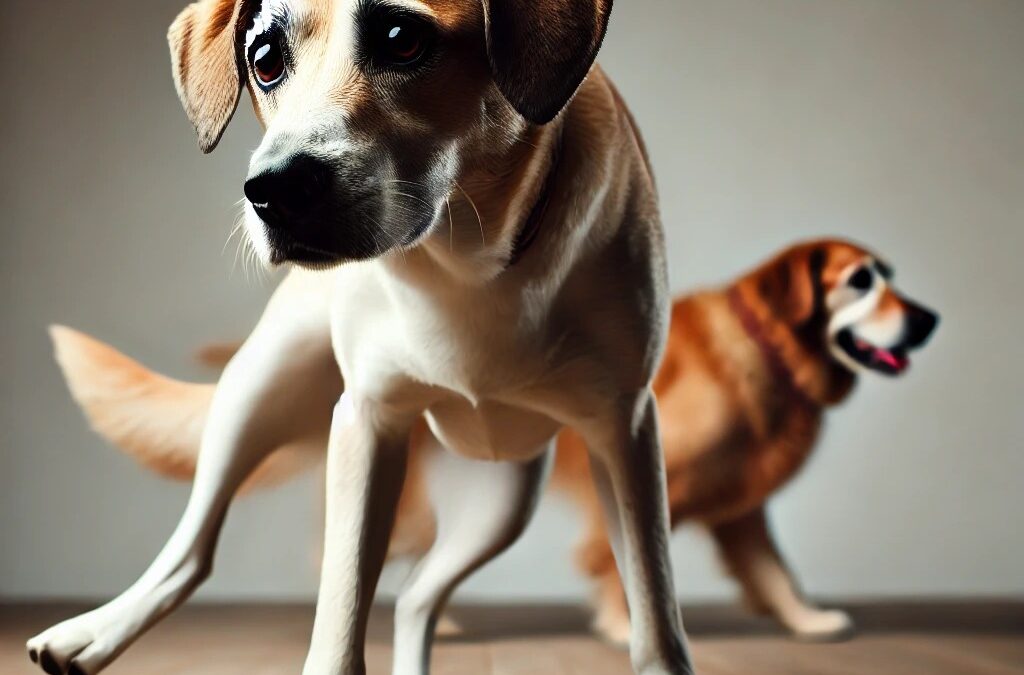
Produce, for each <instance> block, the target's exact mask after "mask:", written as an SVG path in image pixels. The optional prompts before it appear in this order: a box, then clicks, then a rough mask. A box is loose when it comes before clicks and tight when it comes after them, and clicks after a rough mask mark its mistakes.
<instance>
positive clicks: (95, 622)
mask: <svg viewBox="0 0 1024 675" xmlns="http://www.w3.org/2000/svg"><path fill="white" fill-rule="evenodd" d="M105 626H109V624H108V623H106V622H104V621H102V620H101V617H100V616H98V615H96V614H94V613H89V614H83V615H82V616H77V617H75V618H73V619H68V620H67V621H64V622H62V623H59V624H57V625H56V626H53V627H52V628H48V629H47V630H45V631H43V632H42V633H40V634H39V635H37V636H35V637H34V638H31V639H30V640H29V641H28V642H26V643H25V647H26V649H27V650H28V657H29V659H31V660H32V662H33V663H36V664H38V665H39V667H40V668H42V669H43V670H44V671H45V672H47V673H49V674H50V675H95V673H98V672H99V671H100V670H101V669H102V668H103V667H104V666H106V665H107V664H108V663H109V662H110V660H111V658H112V657H113V655H114V653H115V650H116V648H117V645H118V642H117V638H116V635H114V634H113V633H116V631H112V630H109V629H107V628H105Z"/></svg>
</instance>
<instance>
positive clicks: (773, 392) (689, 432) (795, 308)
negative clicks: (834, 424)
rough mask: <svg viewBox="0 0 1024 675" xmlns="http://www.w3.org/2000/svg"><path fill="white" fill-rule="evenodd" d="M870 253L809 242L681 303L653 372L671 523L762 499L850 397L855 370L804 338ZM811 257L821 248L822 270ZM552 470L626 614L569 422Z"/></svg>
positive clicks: (603, 585)
mask: <svg viewBox="0 0 1024 675" xmlns="http://www.w3.org/2000/svg"><path fill="white" fill-rule="evenodd" d="M816 251H820V252H821V253H815V252H816ZM865 255H868V254H867V253H866V252H865V251H863V250H862V249H859V248H857V247H855V246H852V245H850V244H846V243H844V242H838V241H821V242H812V243H809V244H806V245H802V246H797V247H794V248H791V249H789V250H787V251H786V252H784V253H783V254H781V255H779V256H777V257H776V258H774V259H773V260H771V261H769V262H768V263H766V264H764V265H762V266H761V267H759V268H757V269H755V270H754V271H752V272H751V273H749V274H747V275H745V276H743V277H741V278H740V279H738V280H737V281H736V282H735V283H734V284H732V285H731V286H729V287H726V288H722V289H719V290H715V291H709V292H703V293H697V294H694V295H689V296H685V297H682V298H680V299H679V300H677V301H676V303H675V305H674V306H673V308H672V323H671V329H670V334H669V340H668V345H667V348H666V353H665V358H664V361H663V363H662V365H661V369H660V371H659V373H658V376H657V378H656V379H655V381H654V389H655V392H656V394H657V397H658V408H659V412H660V417H661V426H662V442H663V447H664V451H665V460H666V472H667V481H668V497H669V506H670V511H671V517H672V523H673V525H678V524H680V523H682V522H684V521H687V520H694V521H699V522H702V523H705V524H707V525H709V526H724V525H726V524H728V523H730V522H733V521H736V520H737V519H739V518H741V517H742V516H745V515H747V514H750V513H752V512H755V511H756V510H757V509H758V508H759V507H761V506H762V505H763V504H764V503H765V502H766V501H767V499H768V498H769V497H770V496H771V495H772V494H773V493H774V492H775V491H776V490H778V489H779V488H780V487H782V486H783V485H784V484H785V483H786V482H787V481H788V480H790V479H791V478H792V477H793V476H794V475H795V474H796V473H797V471H798V470H799V469H800V467H801V466H802V465H803V463H804V461H805V460H806V459H807V457H808V455H809V454H810V452H811V450H812V449H813V447H814V442H815V440H816V439H817V436H818V431H819V428H820V426H821V418H822V413H823V411H824V409H825V408H826V407H827V406H829V405H832V404H835V403H837V402H839V401H840V400H842V399H843V398H844V397H845V396H846V395H847V394H848V393H849V391H850V389H851V386H852V384H853V380H854V377H853V375H852V374H850V373H849V372H848V371H846V370H845V369H843V368H842V367H840V366H838V365H837V364H835V363H834V361H833V360H832V359H831V358H830V356H829V354H828V352H827V351H826V346H825V343H824V339H813V338H809V337H808V332H813V331H814V328H812V327H811V324H812V323H813V322H814V321H816V320H818V319H820V318H821V317H820V314H821V308H820V307H816V306H815V304H816V303H817V302H820V301H819V300H816V298H820V297H822V296H823V295H824V293H826V292H827V290H828V289H829V288H831V287H832V286H833V285H834V284H836V283H837V280H838V277H839V275H840V273H841V272H842V271H843V270H844V269H846V268H847V267H848V266H849V265H851V264H853V263H854V262H856V261H857V260H859V259H861V258H863V257H864V256H865ZM815 256H818V257H820V263H819V266H818V270H817V271H815V270H814V269H813V268H814V265H813V264H812V263H813V260H812V258H813V257H815ZM732 289H736V291H738V292H739V293H740V295H741V297H742V298H743V299H744V301H745V303H746V305H747V306H748V307H749V309H750V312H751V313H752V314H753V315H754V316H756V317H757V318H758V320H759V321H760V324H761V326H762V327H763V329H764V335H765V336H766V340H767V342H769V343H770V344H771V345H772V346H773V348H774V349H775V351H776V353H778V354H779V355H780V356H781V359H782V361H783V362H784V363H785V365H786V369H787V370H788V371H789V373H790V374H791V376H792V380H793V383H795V385H796V388H797V389H798V391H793V390H792V389H791V388H790V384H789V383H787V382H780V381H779V376H778V372H777V371H775V370H773V368H772V367H771V365H770V364H769V363H767V362H766V357H765V354H764V351H763V348H762V347H761V346H759V345H758V344H757V342H755V341H754V340H753V339H752V338H751V337H750V335H749V334H748V332H747V331H746V330H745V328H744V326H743V325H742V323H741V321H740V320H739V318H738V317H737V316H736V312H735V311H734V309H733V307H731V306H730V301H729V297H728V296H729V293H730V291H731V290H732ZM894 297H895V296H894ZM819 332H820V331H819ZM553 480H554V483H555V485H556V486H557V488H558V489H559V490H561V491H564V492H565V493H566V494H568V495H569V496H570V497H571V498H572V499H573V501H575V502H576V503H577V505H578V506H579V508H580V509H581V510H582V512H583V514H584V517H585V522H586V527H587V532H586V535H585V538H584V541H583V543H582V545H581V546H580V549H579V556H578V562H579V565H580V567H581V569H582V570H583V571H584V572H585V573H586V574H588V575H590V576H592V577H594V578H595V579H597V580H598V583H599V589H598V598H597V600H598V602H599V603H600V604H601V605H603V606H604V607H605V608H606V609H607V608H608V607H609V606H610V607H612V608H615V607H617V608H618V610H617V611H619V612H621V613H622V614H623V615H625V613H626V606H625V600H624V595H623V591H622V585H621V581H620V579H619V575H618V571H617V568H616V565H615V560H614V558H613V556H612V551H611V547H610V545H609V543H608V535H607V531H606V528H605V522H604V517H603V515H602V511H601V508H600V504H599V502H598V500H597V496H596V494H595V493H594V490H593V487H592V481H591V478H590V476H589V464H588V460H587V450H586V446H585V445H584V443H583V441H582V439H581V438H580V437H579V436H578V435H577V434H575V433H573V432H571V431H566V432H564V433H563V434H562V435H561V437H560V438H559V444H558V457H557V463H556V466H555V472H554V479H553Z"/></svg>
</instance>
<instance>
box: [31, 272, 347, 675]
mask: <svg viewBox="0 0 1024 675" xmlns="http://www.w3.org/2000/svg"><path fill="white" fill-rule="evenodd" d="M305 283H306V282H304V281H303V280H302V279H301V278H299V277H295V276H292V277H289V278H288V279H286V280H285V281H284V282H283V283H282V284H281V287H280V288H279V290H278V291H277V293H275V296H274V299H273V300H271V303H270V305H269V306H268V308H267V311H266V312H265V313H264V315H263V318H262V319H261V321H260V323H259V325H258V326H257V327H256V329H255V330H254V331H253V333H252V335H250V337H249V339H248V340H246V343H245V344H244V345H243V346H242V348H241V350H240V351H239V352H238V354H237V355H236V356H235V357H234V358H233V359H232V361H231V363H230V364H228V366H227V368H226V369H225V371H224V374H223V376H222V377H221V379H220V382H219V383H218V384H217V391H216V393H215V395H214V398H213V402H212V404H211V407H210V414H209V418H208V420H207V424H206V427H205V429H204V432H203V439H202V446H201V449H200V453H199V460H198V465H197V467H196V477H195V482H194V484H193V486H192V493H191V495H190V496H189V500H188V505H187V506H186V507H185V512H184V514H183V515H182V517H181V520H180V521H179V523H178V526H177V528H176V529H175V530H174V533H173V534H172V535H171V537H170V539H169V540H168V542H167V544H166V545H165V546H164V548H163V550H161V551H160V553H159V555H158V556H157V557H156V559H155V560H154V561H153V563H152V564H151V565H150V566H149V569H147V570H146V572H145V573H144V574H143V575H142V576H141V577H140V578H139V579H138V580H137V581H136V582H135V583H134V584H133V585H132V586H131V587H130V588H128V590H126V591H125V592H124V593H122V594H121V595H119V596H118V597H117V598H115V599H114V600H112V601H110V602H109V603H107V604H105V605H103V606H102V607H99V608H97V609H94V610H92V611H91V612H87V613H85V614H82V615H80V616H77V617H74V618H72V619H68V620H67V621H64V622H62V623H59V624H57V625H56V626H53V627H52V628H50V629H48V630H46V631H44V632H42V633H40V634H39V635H37V636H36V637H34V638H32V639H30V640H29V641H28V644H27V647H28V651H29V657H30V658H31V659H32V660H33V661H35V662H37V663H38V664H39V665H40V666H41V667H42V668H43V670H45V671H46V672H47V673H51V674H54V673H56V674H63V673H68V674H69V675H72V674H73V675H94V674H95V673H97V672H99V671H100V670H102V669H103V668H105V667H106V666H107V665H109V664H110V662H111V661H113V660H114V659H115V658H116V657H117V655H118V654H120V653H121V652H122V651H124V650H125V649H127V648H128V646H129V645H130V644H131V643H132V642H134V641H135V640H136V639H137V638H138V637H139V636H140V635H142V634H143V633H144V632H145V631H146V630H147V629H149V628H150V627H151V626H153V624H155V623H156V622H157V621H159V620H160V619H162V618H163V617H165V616H166V615H167V614H169V613H170V612H171V611H172V610H173V609H174V608H175V607H177V606H178V605H179V604H181V603H182V602H184V600H185V599H186V598H187V597H188V596H189V595H190V594H191V593H192V592H193V591H194V590H195V589H196V588H197V587H198V586H199V584H200V583H202V581H203V580H204V579H205V578H206V576H207V575H208V574H209V571H210V569H211V565H212V559H213V553H214V546H215V544H216V541H217V536H218V534H219V533H220V528H221V524H222V522H223V520H224V516H225V514H226V512H227V509H228V505H229V503H230V501H231V499H232V497H233V496H234V494H235V491H236V490H237V488H238V486H239V485H240V484H241V483H242V481H244V480H245V478H246V477H247V476H248V475H249V474H250V473H251V472H252V470H253V469H254V468H255V467H256V466H257V465H259V463H260V462H261V461H262V460H263V459H264V458H265V457H266V456H267V454H268V453H270V452H271V451H272V450H274V449H276V448H278V447H280V446H281V445H282V444H283V443H286V442H288V441H290V440H292V439H294V438H303V437H306V436H308V435H309V433H310V428H316V426H317V425H320V424H323V423H324V422H326V420H327V417H328V416H329V414H330V408H331V402H332V401H333V400H337V396H338V393H339V392H340V391H341V388H342V384H341V377H340V375H339V374H338V371H337V367H336V364H335V363H334V359H333V354H332V352H331V348H330V326H329V322H328V314H327V308H326V303H325V302H318V301H316V298H317V297H319V296H317V294H316V293H310V292H309V291H308V290H307V289H306V286H305ZM297 294H298V295H297ZM297 298H298V299H300V300H301V302H296V299H297Z"/></svg>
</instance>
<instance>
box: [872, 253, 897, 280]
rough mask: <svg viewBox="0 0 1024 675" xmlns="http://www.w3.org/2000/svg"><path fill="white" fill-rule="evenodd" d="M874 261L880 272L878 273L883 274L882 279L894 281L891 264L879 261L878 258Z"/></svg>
mask: <svg viewBox="0 0 1024 675" xmlns="http://www.w3.org/2000/svg"><path fill="white" fill-rule="evenodd" d="M874 261H875V269H876V270H878V273H879V274H881V275H882V277H883V278H885V279H886V280H887V281H888V280H889V279H892V275H893V269H892V266H891V265H890V264H889V263H887V262H885V261H884V260H879V259H878V258H875V259H874Z"/></svg>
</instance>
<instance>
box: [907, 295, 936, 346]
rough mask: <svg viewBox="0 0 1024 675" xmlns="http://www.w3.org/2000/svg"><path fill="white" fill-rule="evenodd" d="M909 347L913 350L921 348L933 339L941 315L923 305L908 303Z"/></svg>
mask: <svg viewBox="0 0 1024 675" xmlns="http://www.w3.org/2000/svg"><path fill="white" fill-rule="evenodd" d="M906 306H907V339H906V344H907V347H909V348H911V349H913V348H914V347H920V346H921V345H923V344H924V343H925V342H927V341H928V338H929V337H931V335H932V332H934V330H935V327H936V326H937V325H938V324H939V315H938V314H936V313H935V312H933V311H931V310H930V309H927V308H925V307H922V306H921V305H918V304H915V303H912V302H907V303H906Z"/></svg>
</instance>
